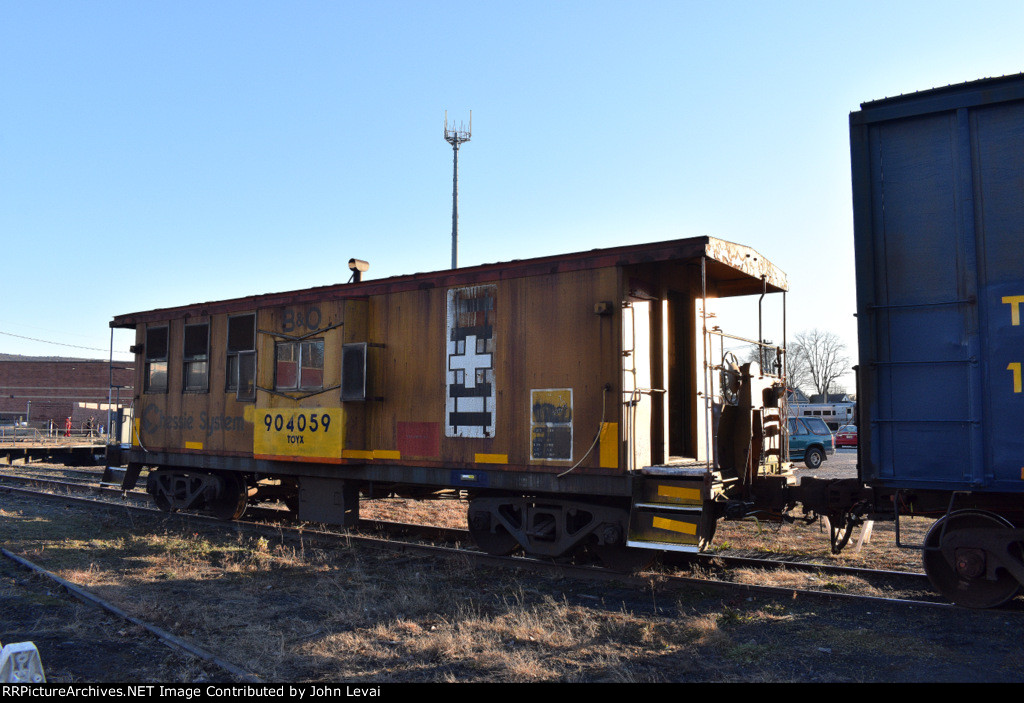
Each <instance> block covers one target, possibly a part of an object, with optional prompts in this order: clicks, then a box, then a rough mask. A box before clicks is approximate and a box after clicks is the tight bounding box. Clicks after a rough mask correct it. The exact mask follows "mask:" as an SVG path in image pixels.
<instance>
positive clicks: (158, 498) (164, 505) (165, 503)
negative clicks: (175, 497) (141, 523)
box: [152, 491, 174, 513]
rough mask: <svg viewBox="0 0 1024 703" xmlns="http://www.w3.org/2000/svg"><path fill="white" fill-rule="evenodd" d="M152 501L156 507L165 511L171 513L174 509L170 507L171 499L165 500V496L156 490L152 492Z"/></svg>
mask: <svg viewBox="0 0 1024 703" xmlns="http://www.w3.org/2000/svg"><path fill="white" fill-rule="evenodd" d="M152 495H153V503H154V504H155V505H156V507H157V508H159V509H160V510H163V511H164V512H165V513H173V512H174V509H173V508H171V501H169V500H167V496H166V495H164V494H163V493H162V492H159V491H157V492H156V493H153V494H152Z"/></svg>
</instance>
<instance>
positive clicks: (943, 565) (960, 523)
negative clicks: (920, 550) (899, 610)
mask: <svg viewBox="0 0 1024 703" xmlns="http://www.w3.org/2000/svg"><path fill="white" fill-rule="evenodd" d="M1012 528H1013V525H1011V524H1010V523H1009V522H1007V521H1006V520H1004V519H1003V518H1001V517H999V516H998V515H994V514H992V513H986V512H982V511H978V510H960V511H957V512H954V513H950V514H949V515H947V516H945V517H943V518H941V519H939V520H937V521H936V522H935V524H934V525H932V527H931V529H930V530H929V531H928V535H927V536H926V537H925V540H924V570H925V573H926V574H927V575H928V580H929V581H931V583H932V586H934V587H935V589H936V590H937V591H938V592H939V593H941V594H942V595H943V596H944V597H946V598H947V599H949V600H951V601H953V602H954V603H956V604H957V605H962V606H964V607H966V608H994V607H996V606H999V605H1002V604H1003V603H1005V602H1007V601H1008V600H1010V599H1011V598H1013V597H1014V596H1016V595H1017V592H1018V591H1019V590H1020V584H1019V583H1018V582H1017V579H1015V578H1014V577H1013V576H1012V575H1011V574H1010V573H1008V572H1007V571H1006V570H1005V569H997V570H996V573H995V579H989V578H987V577H986V572H987V567H986V554H985V550H984V549H983V548H982V547H980V546H979V547H976V548H971V547H966V548H960V549H957V550H956V551H955V552H954V558H953V561H952V562H951V561H950V560H948V559H947V558H946V555H945V554H943V552H942V549H941V542H942V540H943V539H949V537H950V536H951V535H954V534H956V533H957V532H959V531H960V530H968V529H988V530H991V529H1012Z"/></svg>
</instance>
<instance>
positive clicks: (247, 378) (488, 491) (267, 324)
mask: <svg viewBox="0 0 1024 703" xmlns="http://www.w3.org/2000/svg"><path fill="white" fill-rule="evenodd" d="M353 262H354V263H353V268H365V267H363V266H357V265H356V264H357V263H358V262H355V260H353ZM353 278H354V279H355V280H353V281H351V282H349V283H346V284H338V285H331V286H325V287H319V288H312V289H308V290H302V291H294V292H288V293H280V294H267V295H258V296H253V297H244V298H237V299H233V300H224V301H217V302H207V303H200V304H192V305H184V306H181V307H175V308H168V309H161V310H153V311H149V312H140V313H133V314H128V315H120V316H118V317H116V318H115V319H114V320H113V321H112V322H111V326H112V327H117V328H129V329H134V330H135V335H136V337H135V339H136V341H135V345H134V347H133V352H134V353H135V354H136V363H135V368H136V375H137V378H136V382H135V389H136V392H135V398H134V405H133V414H134V419H133V423H132V424H133V430H132V438H131V443H130V446H125V447H123V449H122V456H121V459H122V462H123V464H124V465H126V466H127V467H128V468H127V472H126V475H125V479H124V485H125V487H131V486H133V485H134V484H135V483H136V482H137V481H138V478H139V476H140V475H141V472H142V470H143V469H144V468H145V469H148V477H147V479H146V480H147V488H148V490H149V492H150V493H151V494H152V495H153V498H154V500H155V501H156V503H157V504H158V505H160V506H161V507H163V508H165V509H169V510H178V509H181V510H186V509H202V510H206V511H209V512H212V513H214V514H216V515H219V516H221V517H224V518H228V519H230V518H235V517H238V516H240V515H241V514H242V512H243V511H244V509H245V506H246V505H248V504H252V503H255V502H261V501H269V500H275V501H281V502H283V503H284V504H285V505H287V506H288V507H289V508H290V509H292V510H294V511H297V514H298V518H299V519H301V520H307V521H313V522H326V523H335V524H344V525H352V524H354V521H355V520H356V519H357V517H358V512H359V500H360V496H361V495H362V496H374V497H379V496H387V495H404V496H419V497H428V496H435V495H458V496H459V497H461V498H464V499H468V500H469V507H468V523H469V527H470V530H471V532H472V533H473V535H474V537H475V539H476V540H477V542H478V544H479V545H480V546H481V547H482V548H483V549H485V550H486V551H489V552H492V553H509V552H512V551H513V550H515V549H517V548H522V549H524V550H525V551H526V552H527V553H529V554H534V555H543V556H549V557H558V556H565V555H568V554H573V553H577V552H579V551H580V550H584V549H585V550H590V551H592V552H593V553H595V554H597V555H598V556H599V557H601V558H602V559H604V560H605V562H606V563H610V564H622V563H623V559H626V560H628V559H629V555H635V554H636V551H635V550H634V549H632V548H636V547H641V548H648V549H655V550H657V549H669V550H697V549H699V548H701V547H702V546H703V544H704V543H706V541H707V540H708V539H709V538H710V536H711V534H712V533H713V531H714V524H715V520H716V519H717V517H719V514H718V513H719V508H718V507H717V506H719V505H721V504H722V501H721V500H716V499H720V498H722V497H723V496H728V497H733V496H739V497H742V494H743V492H744V490H747V489H749V487H750V486H751V485H752V480H753V479H754V478H755V477H757V478H758V481H759V482H760V483H759V485H762V486H763V485H764V481H765V480H767V481H768V482H769V484H770V483H771V482H773V481H777V482H780V483H781V484H785V483H786V482H787V481H788V480H789V479H788V476H787V470H786V463H785V462H784V459H785V456H784V453H785V442H784V438H783V432H784V429H785V428H784V427H782V426H781V425H780V422H779V417H780V416H782V417H784V410H783V409H782V408H781V407H780V406H781V403H782V402H784V401H783V400H782V398H783V396H784V394H783V393H781V387H782V386H781V379H780V377H779V376H780V373H779V371H780V370H779V368H777V367H776V368H774V369H772V368H767V367H769V366H772V364H769V363H767V362H765V363H763V364H761V365H759V364H758V363H757V362H753V363H748V364H740V363H738V362H737V361H736V360H735V359H734V358H733V357H732V356H731V355H729V354H727V353H726V349H727V348H728V347H729V346H735V344H736V343H745V342H760V341H761V340H738V339H735V338H731V337H729V335H728V334H726V333H725V331H724V330H723V329H722V324H723V323H722V321H721V320H720V319H719V318H717V317H712V315H711V314H710V313H709V312H708V306H709V305H711V304H712V303H713V302H714V299H716V298H723V297H730V296H753V297H752V299H751V308H752V310H754V311H756V310H757V309H758V306H759V302H758V301H760V300H761V299H762V298H763V297H764V295H765V294H767V293H778V292H782V291H785V290H786V288H787V283H786V277H785V274H784V273H783V272H782V271H780V270H779V269H778V268H776V267H775V266H774V265H773V264H772V263H771V262H769V261H768V260H767V259H765V258H764V257H762V256H761V255H759V254H758V253H757V252H755V251H754V250H752V249H750V248H747V247H744V246H740V245H737V244H732V243H728V242H725V241H721V240H716V239H713V238H709V237H696V238H690V239H682V240H677V241H670V242H661V243H654V244H643V245H636V246H624V247H618V248H612V249H603V250H593V251H588V252H582V253H575V254H568V255H561V256H550V257H544V258H536V259H529V260H517V261H512V262H508V263H501V264H490V265H483V266H476V267H470V268H461V269H455V270H446V271H440V272H436V273H424V274H416V275H409V276H399V277H394V278H388V279H383V280H359V275H358V273H356V274H355V275H354V276H353ZM783 298H784V296H783ZM726 341H728V342H729V343H728V344H726V343H725V342H726ZM770 351H771V353H770V354H763V355H762V358H764V359H767V358H771V359H780V358H781V349H772V350H770ZM760 366H764V367H766V368H764V369H761V368H760ZM723 382H724V383H723ZM780 413H783V414H782V415H780ZM759 490H762V489H759Z"/></svg>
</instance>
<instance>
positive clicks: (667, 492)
mask: <svg viewBox="0 0 1024 703" xmlns="http://www.w3.org/2000/svg"><path fill="white" fill-rule="evenodd" d="M658 495H660V496H665V497H666V498H679V499H681V500H700V489H699V488H681V487H680V486H662V485H659V486H658Z"/></svg>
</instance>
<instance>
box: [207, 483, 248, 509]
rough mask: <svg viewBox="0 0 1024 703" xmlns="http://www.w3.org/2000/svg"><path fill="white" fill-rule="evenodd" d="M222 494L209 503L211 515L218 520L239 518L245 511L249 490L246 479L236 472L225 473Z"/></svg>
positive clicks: (208, 507)
mask: <svg viewBox="0 0 1024 703" xmlns="http://www.w3.org/2000/svg"><path fill="white" fill-rule="evenodd" d="M223 478H224V488H223V491H222V493H221V495H219V496H217V497H216V498H214V499H213V500H212V501H210V502H209V503H208V504H207V506H206V507H207V510H208V511H209V513H210V515H212V516H213V517H215V518H217V519H218V520H237V519H238V518H240V517H242V515H243V513H245V505H246V502H247V499H248V497H249V496H248V491H247V490H246V486H245V479H243V478H241V477H240V476H237V475H235V474H225V475H224V476H223Z"/></svg>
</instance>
